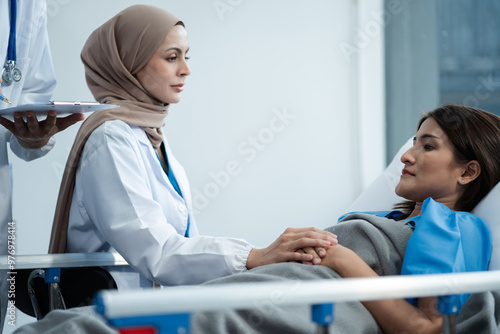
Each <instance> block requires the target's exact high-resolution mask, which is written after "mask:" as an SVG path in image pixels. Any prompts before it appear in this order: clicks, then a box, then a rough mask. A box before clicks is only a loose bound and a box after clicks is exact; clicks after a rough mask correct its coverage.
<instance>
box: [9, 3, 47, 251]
mask: <svg viewBox="0 0 500 334" xmlns="http://www.w3.org/2000/svg"><path fill="white" fill-rule="evenodd" d="M46 12H47V8H46V3H45V1H38V0H31V1H18V2H17V38H16V46H17V63H16V64H17V67H19V69H20V70H21V72H22V79H21V80H20V81H19V82H14V83H13V84H12V85H10V86H4V85H3V84H2V86H1V87H2V94H3V95H5V96H6V97H7V98H8V99H9V100H10V101H11V102H12V104H11V105H8V104H6V103H3V102H0V109H4V108H8V107H10V106H16V105H18V104H27V103H34V102H47V101H49V100H50V98H51V96H52V94H53V92H54V89H55V85H56V79H55V74H54V68H53V66H52V58H51V55H50V49H49V41H48V36H47V29H46V23H47V18H46ZM9 31H10V2H9V1H7V0H4V1H0V32H1V33H0V62H1V64H0V65H1V66H2V68H3V64H4V63H5V60H6V58H7V45H8V42H9ZM9 142H10V147H11V149H12V151H13V152H14V153H15V154H16V155H17V156H19V157H20V158H21V159H24V160H26V161H29V160H32V159H36V158H38V157H40V156H43V155H45V154H47V152H48V151H50V149H51V148H52V146H53V145H54V140H53V139H51V141H50V143H49V145H47V146H45V147H43V148H42V149H36V150H32V149H25V148H23V147H22V146H21V145H19V143H18V142H17V139H16V138H15V137H14V135H12V134H11V133H10V132H9V131H7V130H6V129H5V128H4V127H3V126H0V235H1V236H6V235H7V225H6V224H7V222H8V221H10V220H12V205H11V196H12V189H11V176H10V167H9V161H8V155H7V143H9ZM6 247H7V243H6V239H5V238H3V237H2V238H0V255H4V254H6Z"/></svg>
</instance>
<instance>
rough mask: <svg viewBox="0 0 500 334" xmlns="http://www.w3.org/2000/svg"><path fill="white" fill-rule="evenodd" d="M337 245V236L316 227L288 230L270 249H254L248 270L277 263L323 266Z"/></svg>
mask: <svg viewBox="0 0 500 334" xmlns="http://www.w3.org/2000/svg"><path fill="white" fill-rule="evenodd" d="M337 244H338V242H337V236H336V235H335V234H332V233H330V232H327V231H323V230H320V229H318V228H315V227H306V228H287V229H286V230H285V232H283V234H281V235H280V236H279V237H278V239H276V240H275V241H274V242H273V243H272V244H271V245H269V246H268V247H266V248H262V249H256V248H254V249H252V250H251V251H250V254H249V255H248V259H247V268H248V269H252V268H254V267H257V266H261V265H265V264H271V263H277V262H301V263H305V264H321V263H322V258H323V257H325V256H326V254H327V250H328V249H329V248H330V247H331V246H335V245H337Z"/></svg>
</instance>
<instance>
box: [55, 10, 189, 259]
mask: <svg viewBox="0 0 500 334" xmlns="http://www.w3.org/2000/svg"><path fill="white" fill-rule="evenodd" d="M177 24H182V22H180V21H179V19H177V18H176V17H175V16H174V15H172V14H171V13H169V12H167V11H165V10H163V9H160V8H157V7H153V6H147V5H135V6H131V7H128V8H127V9H125V10H123V11H122V12H120V13H118V14H117V15H116V16H115V17H113V18H112V19H110V20H109V21H107V22H106V23H104V24H103V25H102V26H100V27H99V28H97V29H96V30H95V31H94V32H93V33H92V34H91V35H90V37H89V39H88V40H87V42H86V43H85V46H84V47H83V50H82V54H81V57H82V61H83V64H84V66H85V77H86V79H87V85H88V87H89V89H90V91H91V92H92V94H93V95H94V98H95V99H96V101H99V102H101V103H110V104H115V105H119V106H120V107H119V108H114V109H108V110H102V111H96V112H94V113H93V114H92V115H91V116H90V117H88V118H87V119H86V120H85V122H83V124H82V126H81V127H80V130H79V131H78V134H77V135H76V139H75V142H74V144H73V147H72V148H71V151H70V153H69V157H68V161H67V163H66V167H65V170H64V174H63V179H62V182H61V188H60V189H59V198H58V199H57V205H56V212H55V216H54V222H53V225H52V234H51V236H50V245H49V253H64V252H66V239H67V232H68V223H69V211H70V206H71V202H72V198H73V190H74V187H75V174H76V168H77V166H78V163H79V161H80V156H81V154H82V151H83V147H84V146H85V143H86V141H87V139H88V138H89V136H90V134H91V133H92V131H94V130H95V129H96V128H97V127H98V126H99V125H101V124H102V123H104V122H106V121H109V120H113V119H119V120H122V121H124V122H126V123H128V124H132V125H137V126H139V127H141V128H142V129H144V131H146V134H147V135H148V138H149V140H150V141H151V144H152V145H153V146H154V147H159V146H160V144H161V141H162V139H163V134H162V133H161V131H160V127H162V126H163V124H164V118H165V116H166V115H167V108H168V106H167V105H165V104H164V103H163V102H161V101H159V100H158V99H156V98H155V97H154V96H152V95H151V94H149V93H148V92H147V91H146V90H145V89H144V87H142V85H141V84H140V82H139V81H138V80H137V78H136V77H135V74H137V72H138V71H139V70H141V69H142V68H143V67H144V66H145V65H146V64H147V63H148V61H149V59H150V58H151V57H152V56H153V54H154V53H155V52H156V50H157V49H158V47H159V46H160V45H161V44H162V43H163V41H164V40H165V38H166V36H167V34H168V32H169V31H170V30H171V29H172V28H173V27H174V26H175V25H177Z"/></svg>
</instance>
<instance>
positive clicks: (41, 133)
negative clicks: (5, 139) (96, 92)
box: [0, 110, 85, 149]
mask: <svg viewBox="0 0 500 334" xmlns="http://www.w3.org/2000/svg"><path fill="white" fill-rule="evenodd" d="M25 116H26V122H25V121H24V120H23V117H22V114H21V113H20V112H15V113H14V122H11V121H9V120H7V119H5V118H3V117H1V116H0V124H1V125H3V126H4V127H5V128H7V130H9V131H10V132H12V133H13V134H14V136H16V138H17V140H18V141H19V144H21V146H23V147H24V148H32V149H35V148H40V147H43V146H45V145H46V144H47V143H48V141H49V139H50V137H52V136H53V135H55V134H56V133H58V132H60V131H63V130H65V129H66V128H68V127H69V126H71V125H73V124H75V123H76V122H79V121H82V120H83V119H84V118H85V117H84V116H83V114H80V113H77V114H71V115H69V116H66V117H59V118H58V117H57V114H56V112H55V111H54V110H51V111H49V113H48V114H47V118H46V119H45V120H43V121H41V122H39V121H38V119H37V118H36V115H35V113H34V112H33V111H26V113H25Z"/></svg>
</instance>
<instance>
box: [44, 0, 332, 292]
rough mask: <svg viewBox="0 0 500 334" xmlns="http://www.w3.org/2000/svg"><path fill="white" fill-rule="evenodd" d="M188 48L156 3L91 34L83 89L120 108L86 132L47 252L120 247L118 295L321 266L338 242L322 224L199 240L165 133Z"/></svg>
mask: <svg viewBox="0 0 500 334" xmlns="http://www.w3.org/2000/svg"><path fill="white" fill-rule="evenodd" d="M188 49H189V46H188V40H187V32H186V29H185V28H184V24H183V23H182V22H181V21H180V20H179V19H177V18H176V17H174V16H173V15H172V14H171V13H169V12H167V11H165V10H163V9H160V8H156V7H153V6H146V5H135V6H132V7H129V8H127V9H125V10H123V11H122V12H120V13H119V14H117V15H116V16H115V17H113V18H112V19H110V20H109V21H108V22H106V23H104V24H103V25H102V26H101V27H99V28H97V29H96V30H95V31H94V32H93V33H92V34H91V36H90V37H89V39H88V40H87V42H86V44H85V46H84V47H83V51H82V61H83V63H84V66H85V73H86V79H87V84H88V86H89V88H90V90H91V91H92V93H93V95H94V97H95V99H96V100H97V101H99V102H101V103H111V104H116V105H119V106H120V108H116V109H110V110H105V111H98V112H95V113H93V114H92V115H91V116H90V117H88V118H87V120H86V121H85V122H84V123H83V124H82V126H81V127H80V130H79V132H78V134H77V136H76V139H75V144H74V145H73V148H72V150H71V152H70V154H69V158H68V162H67V164H66V169H65V172H64V176H63V180H62V184H61V189H60V193H59V199H58V202H57V208H56V214H55V218H54V225H53V229H52V237H51V242H50V250H49V252H51V253H61V252H71V253H75V252H76V253H81V252H115V251H117V252H118V253H120V254H121V255H122V256H123V257H124V258H125V260H126V261H127V262H128V263H129V265H130V267H131V268H126V269H121V270H116V269H110V272H111V274H112V275H113V277H114V279H115V281H116V283H117V285H118V289H126V288H137V287H139V286H140V287H151V286H153V283H157V284H160V285H165V286H169V285H178V284H199V283H202V282H204V281H207V280H209V279H212V278H216V277H221V276H226V275H230V274H235V273H239V272H243V271H246V270H247V269H250V268H253V267H256V266H260V265H264V264H269V263H274V262H283V261H309V262H313V263H316V264H319V263H320V262H321V256H324V254H325V253H324V251H325V249H323V247H328V246H329V245H333V244H336V243H337V239H336V236H335V235H333V234H331V233H328V232H325V231H322V230H319V229H316V228H299V229H287V230H286V231H285V233H284V234H282V235H281V236H280V237H279V238H278V239H277V240H276V241H275V242H274V243H273V244H271V245H270V246H269V247H267V248H264V249H256V248H255V247H254V246H252V245H251V244H250V243H248V242H247V241H245V240H241V239H235V238H226V237H211V236H200V235H199V234H198V229H197V226H196V222H195V219H194V217H193V208H192V203H191V195H190V191H189V183H188V180H187V177H186V175H185V173H184V170H183V168H182V166H181V165H180V164H179V162H177V160H176V159H175V158H174V157H173V155H172V152H171V150H170V148H169V145H168V142H167V141H166V139H165V138H164V136H163V134H162V132H161V127H162V126H163V125H164V122H165V117H166V116H167V108H168V106H169V104H171V103H177V102H179V101H180V94H181V92H182V91H183V89H184V84H185V83H186V78H187V76H189V75H190V73H191V72H190V68H189V66H188V65H187V63H186V60H187V55H186V54H187V52H188ZM242 200H243V199H242ZM221 214H223V212H221ZM237 223H238V222H235V224H237ZM306 247H309V248H307V249H309V251H300V250H301V249H303V248H306Z"/></svg>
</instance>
